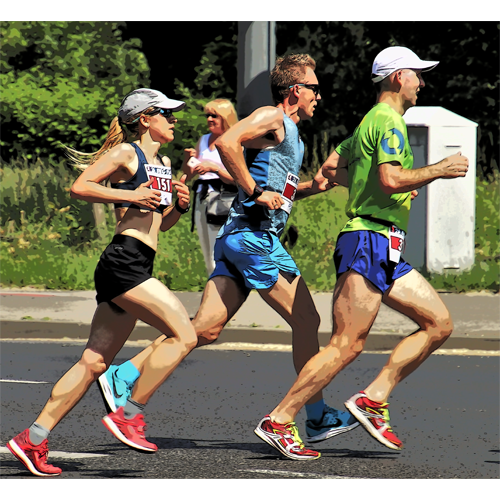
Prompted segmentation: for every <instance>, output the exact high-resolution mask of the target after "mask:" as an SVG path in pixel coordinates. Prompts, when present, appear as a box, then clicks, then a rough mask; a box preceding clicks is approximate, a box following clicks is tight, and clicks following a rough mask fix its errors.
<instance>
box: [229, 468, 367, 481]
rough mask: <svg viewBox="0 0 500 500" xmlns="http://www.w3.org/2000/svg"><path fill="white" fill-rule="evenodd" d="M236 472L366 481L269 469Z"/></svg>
mask: <svg viewBox="0 0 500 500" xmlns="http://www.w3.org/2000/svg"><path fill="white" fill-rule="evenodd" d="M238 472H257V473H258V474H270V475H274V476H288V477H304V478H309V479H367V478H364V477H348V476H326V475H323V474H312V473H309V472H292V471H287V470H271V469H240V470H238Z"/></svg>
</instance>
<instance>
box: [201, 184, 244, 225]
mask: <svg viewBox="0 0 500 500" xmlns="http://www.w3.org/2000/svg"><path fill="white" fill-rule="evenodd" d="M236 194H237V193H236V192H234V191H228V190H226V189H224V186H222V187H221V190H220V191H211V192H210V193H208V194H207V209H206V216H207V222H208V223H209V224H214V225H216V226H222V224H224V222H226V219H227V216H228V215H229V209H230V208H231V205H232V204H233V200H234V198H235V197H236Z"/></svg>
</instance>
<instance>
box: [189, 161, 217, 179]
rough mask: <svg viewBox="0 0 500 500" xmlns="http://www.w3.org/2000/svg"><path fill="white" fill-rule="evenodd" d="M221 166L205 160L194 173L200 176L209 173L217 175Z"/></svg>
mask: <svg viewBox="0 0 500 500" xmlns="http://www.w3.org/2000/svg"><path fill="white" fill-rule="evenodd" d="M220 168H221V167H220V165H217V163H215V162H213V161H210V160H203V161H202V162H201V163H199V164H198V165H196V167H194V169H193V172H194V173H195V174H198V175H202V174H206V173H208V172H214V173H215V174H216V173H218V172H219V170H220Z"/></svg>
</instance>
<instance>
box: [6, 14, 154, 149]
mask: <svg viewBox="0 0 500 500" xmlns="http://www.w3.org/2000/svg"><path fill="white" fill-rule="evenodd" d="M121 24H123V23H112V22H80V21H78V22H31V21H2V23H1V24H0V28H1V29H0V34H1V44H0V69H1V73H0V84H1V87H2V106H1V110H0V115H1V120H2V138H1V141H0V144H1V146H2V158H4V159H10V158H16V157H17V156H22V155H24V156H26V157H27V158H28V159H32V158H33V159H34V158H37V157H55V156H59V157H60V156H61V150H58V148H57V147H56V146H57V145H58V144H59V143H60V142H62V143H64V144H67V145H69V146H71V147H74V148H76V149H78V150H85V151H86V152H92V151H96V150H97V149H99V148H100V146H101V144H102V141H101V137H102V135H103V134H104V133H105V132H107V130H108V126H109V123H110V122H111V120H112V119H113V117H114V116H116V111H117V109H118V106H119V105H120V101H121V98H122V97H123V96H124V95H126V94H127V93H128V92H130V91H132V90H133V89H135V88H139V87H148V86H149V66H148V64H147V61H146V57H145V56H144V54H143V53H142V52H141V50H140V48H141V42H140V40H137V39H135V40H128V41H124V40H122V38H121V31H120V25H121Z"/></svg>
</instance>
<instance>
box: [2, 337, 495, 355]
mask: <svg viewBox="0 0 500 500" xmlns="http://www.w3.org/2000/svg"><path fill="white" fill-rule="evenodd" d="M0 342H10V343H12V342H16V343H17V342H26V343H28V344H35V343H42V344H49V343H53V344H54V343H55V344H61V343H62V344H64V345H86V344H87V342H88V339H70V338H69V337H64V338H59V339H29V340H26V339H15V338H12V339H7V338H1V339H0ZM149 344H151V340H148V339H144V340H127V342H125V345H126V346H127V347H143V346H148V345H149ZM198 349H201V350H204V351H210V350H217V351H284V352H292V346H291V345H288V344H254V343H250V342H221V343H220V344H209V345H206V346H202V347H198ZM323 349H324V347H320V351H321V350H323ZM391 353H392V350H387V351H363V352H362V354H384V355H387V354H391ZM432 355H433V356H435V355H444V356H500V350H476V349H437V350H436V351H434V352H433V353H432Z"/></svg>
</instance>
